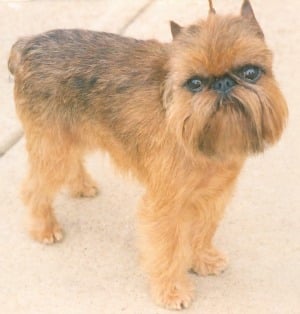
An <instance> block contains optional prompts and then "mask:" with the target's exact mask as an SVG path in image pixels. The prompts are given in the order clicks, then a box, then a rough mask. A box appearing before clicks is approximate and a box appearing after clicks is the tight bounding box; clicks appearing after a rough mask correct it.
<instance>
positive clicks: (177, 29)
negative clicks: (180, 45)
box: [170, 21, 182, 39]
mask: <svg viewBox="0 0 300 314" xmlns="http://www.w3.org/2000/svg"><path fill="white" fill-rule="evenodd" d="M170 26H171V33H172V36H173V39H175V38H176V37H177V36H178V34H179V33H180V32H181V29H182V27H181V26H180V25H178V24H177V23H175V22H173V21H170Z"/></svg>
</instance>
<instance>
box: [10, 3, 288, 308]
mask: <svg viewBox="0 0 300 314" xmlns="http://www.w3.org/2000/svg"><path fill="white" fill-rule="evenodd" d="M171 30H172V34H173V37H174V40H173V42H172V43H169V44H162V43H159V42H157V41H155V40H148V41H142V40H136V39H133V38H126V37H121V36H118V35H115V34H108V33H101V32H93V31H87V30H54V31H49V32H46V33H43V34H41V35H37V36H32V37H27V38H22V39H20V40H19V41H17V43H16V44H15V45H14V46H13V48H12V51H11V55H10V59H9V69H10V71H11V72H12V73H13V74H14V76H15V103H16V109H17V113H18V115H19V117H20V119H21V121H22V123H23V126H24V131H25V136H26V142H27V150H28V155H29V163H30V171H29V175H28V178H27V180H26V182H25V184H24V189H23V199H24V202H25V204H26V205H27V206H28V209H29V215H28V217H29V232H30V234H31V236H32V237H33V238H34V239H36V240H38V241H40V242H44V243H53V242H55V241H60V240H61V239H62V230H61V228H60V226H59V223H58V222H57V220H56V218H55V215H54V213H53V208H52V202H53V199H54V197H55V195H56V193H57V192H58V190H59V189H60V188H61V186H62V185H67V186H68V187H69V189H70V191H71V193H72V195H74V196H87V197H91V196H94V195H96V194H97V187H96V185H95V183H94V182H93V180H92V179H91V177H90V176H89V175H88V174H87V172H86V171H85V168H84V165H83V157H84V155H85V154H86V153H87V152H88V151H91V150H95V149H101V150H105V151H108V152H109V153H110V155H111V158H112V160H113V161H114V163H115V164H116V166H117V167H118V168H119V169H121V170H122V171H124V172H127V171H130V172H131V173H132V174H133V175H134V176H135V177H137V178H138V179H139V181H140V182H141V183H142V184H143V185H144V186H145V187H146V194H145V195H144V197H143V199H142V202H141V205H140V211H139V215H138V218H139V226H138V229H139V230H138V231H139V243H140V251H141V256H142V264H143V266H144V269H145V270H146V272H147V274H148V275H149V278H150V283H151V291H152V294H153V296H154V299H155V300H156V302H157V303H159V304H161V305H162V306H164V307H166V308H169V309H180V308H185V307H187V306H189V304H190V303H191V300H192V298H193V285H192V283H191V281H190V279H189V277H188V276H187V271H188V270H189V269H193V271H194V272H196V273H198V274H201V275H208V274H218V273H220V272H221V271H223V270H224V269H225V267H226V258H225V257H224V256H223V255H222V254H221V253H220V252H219V251H218V250H217V249H216V248H215V247H214V246H213V244H212V238H213V235H214V233H215V230H216V228H217V225H218V222H219V220H220V219H221V217H222V215H223V211H224V207H225V206H226V204H227V203H228V200H229V199H230V197H231V194H232V190H233V188H234V184H235V181H236V178H237V176H238V174H239V172H240V170H241V168H242V166H243V163H244V160H245V158H246V157H247V156H248V155H251V154H253V153H258V152H262V151H263V150H264V149H265V148H266V147H267V146H269V145H271V144H274V143H275V142H276V141H277V140H278V139H279V137H280V135H281V133H282V131H283V128H284V126H285V122H286V118H287V107H286V103H285V100H284V98H283V96H282V94H281V92H280V90H279V88H278V86H277V84H276V81H275V79H274V77H273V73H272V54H271V52H270V50H269V49H268V47H267V45H266V43H265V41H264V36H263V33H262V31H261V29H260V27H259V25H258V23H257V21H256V19H255V17H254V14H253V11H252V8H251V6H250V3H249V1H244V4H243V6H242V11H241V15H239V16H220V15H217V14H215V10H214V9H213V7H212V6H211V8H210V14H209V16H208V18H207V20H201V21H199V22H197V23H196V24H194V25H191V26H189V27H186V28H182V27H181V26H179V25H177V24H176V23H174V22H172V23H171ZM248 65H252V66H253V65H254V66H256V67H258V68H259V69H261V73H260V76H259V78H258V80H257V81H255V82H249V80H245V79H243V77H241V73H242V75H244V74H243V73H245V70H243V69H244V67H245V66H248ZM243 71H244V72H243ZM250 72H251V71H250ZM250 74H251V73H250ZM252 74H253V73H252ZM195 76H196V77H197V78H200V79H201V80H202V81H201V82H202V83H203V86H202V87H203V88H202V89H201V91H199V92H193V91H191V90H190V89H189V88H188V85H187V84H188V83H187V82H189V80H190V79H191V78H193V77H195ZM227 77H230V79H231V81H230V82H234V86H233V87H232V88H231V89H230V91H228V92H226V93H220V91H219V90H218V89H217V88H219V87H220V85H218V84H219V82H220V81H221V80H223V82H224V78H227Z"/></svg>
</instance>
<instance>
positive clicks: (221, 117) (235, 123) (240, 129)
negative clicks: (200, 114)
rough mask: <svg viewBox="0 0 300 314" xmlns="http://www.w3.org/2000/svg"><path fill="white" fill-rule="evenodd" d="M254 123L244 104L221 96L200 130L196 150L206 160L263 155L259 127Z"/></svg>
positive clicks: (226, 96)
mask: <svg viewBox="0 0 300 314" xmlns="http://www.w3.org/2000/svg"><path fill="white" fill-rule="evenodd" d="M256 120H257V119H256ZM256 120H255V118H254V117H253V113H252V112H251V110H250V109H249V108H248V105H247V104H244V103H243V102H242V101H241V100H240V99H238V98H237V97H235V96H234V95H232V94H228V95H221V96H219V97H218V98H217V99H216V102H215V104H214V110H213V111H212V113H211V116H210V118H209V119H208V121H207V123H206V125H205V126H204V128H203V132H202V134H201V136H200V139H199V142H198V147H199V149H200V150H201V151H202V152H204V153H205V154H207V155H209V156H216V155H217V156H220V155H221V156H224V155H233V154H242V155H247V154H253V153H258V152H262V151H263V150H264V143H263V140H262V134H261V125H257V121H256Z"/></svg>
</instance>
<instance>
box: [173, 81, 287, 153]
mask: <svg viewBox="0 0 300 314" xmlns="http://www.w3.org/2000/svg"><path fill="white" fill-rule="evenodd" d="M268 88H269V89H268V90H269V91H271V92H270V93H266V92H265V90H264V89H263V88H262V87H261V86H257V85H256V86H250V85H247V86H239V87H237V88H235V89H234V90H233V91H232V92H231V93H229V94H228V95H224V96H222V95H220V96H219V95H216V93H214V92H209V91H208V92H206V93H203V94H202V95H199V96H198V97H192V98H190V101H186V99H185V100H183V99H182V98H181V97H179V98H178V99H176V98H177V97H176V95H173V97H174V96H175V97H174V98H175V99H176V100H177V101H179V102H178V103H177V102H174V98H173V104H172V105H171V106H170V107H169V108H168V113H169V123H170V127H171V128H173V129H174V126H175V131H176V133H177V136H179V138H181V140H182V143H183V144H184V146H185V147H186V148H187V149H188V150H190V151H192V152H193V153H197V152H199V151H201V152H202V153H204V154H205V155H208V156H210V157H217V158H221V159H222V158H226V157H229V156H232V155H243V156H246V155H249V154H255V153H259V152H262V151H264V149H265V148H266V147H267V146H268V145H270V144H273V143H274V142H276V141H277V140H278V139H279V137H280V135H281V133H282V130H283V128H284V125H285V120H286V115H287V112H286V105H285V101H284V98H283V97H282V95H281V93H280V91H279V89H278V88H277V86H276V83H275V82H269V83H268ZM180 98H181V101H180ZM182 101H185V104H184V105H183V102H182Z"/></svg>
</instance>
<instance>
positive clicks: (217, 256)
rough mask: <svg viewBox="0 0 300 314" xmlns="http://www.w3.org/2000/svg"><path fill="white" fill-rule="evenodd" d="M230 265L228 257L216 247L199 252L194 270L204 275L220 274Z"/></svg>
mask: <svg viewBox="0 0 300 314" xmlns="http://www.w3.org/2000/svg"><path fill="white" fill-rule="evenodd" d="M227 265H228V259H227V257H226V256H224V255H223V254H222V253H220V252H219V251H217V250H216V249H214V248H207V249H204V250H202V251H200V252H198V253H197V256H196V258H195V260H194V264H193V267H192V270H193V271H194V272H195V273H197V274H199V275H202V276H208V275H219V274H220V273H222V272H223V271H224V270H225V269H226V268H227Z"/></svg>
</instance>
